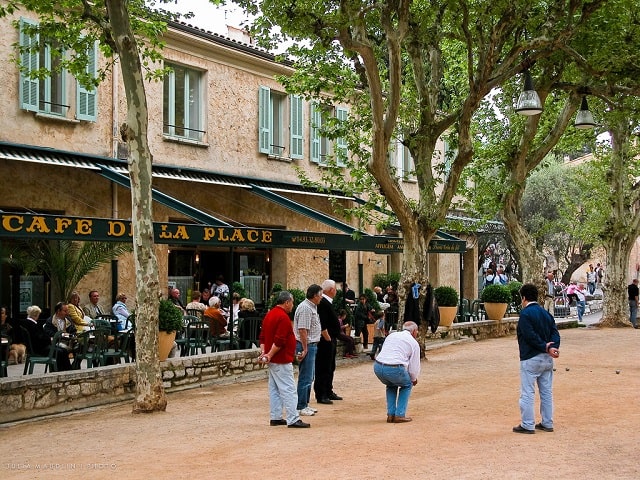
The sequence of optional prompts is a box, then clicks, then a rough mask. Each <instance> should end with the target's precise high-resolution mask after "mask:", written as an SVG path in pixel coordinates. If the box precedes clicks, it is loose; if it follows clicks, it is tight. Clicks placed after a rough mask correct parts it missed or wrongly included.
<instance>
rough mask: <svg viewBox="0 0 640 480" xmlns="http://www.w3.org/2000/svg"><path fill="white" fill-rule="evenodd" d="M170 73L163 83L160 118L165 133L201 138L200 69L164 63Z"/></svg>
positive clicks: (188, 137)
mask: <svg viewBox="0 0 640 480" xmlns="http://www.w3.org/2000/svg"><path fill="white" fill-rule="evenodd" d="M167 66H168V67H171V69H172V70H171V72H169V73H168V74H167V76H166V77H165V79H164V85H163V108H162V120H163V123H164V127H163V132H164V133H165V134H166V135H171V136H175V137H182V138H187V139H189V140H195V141H202V140H203V136H204V130H203V129H202V126H203V124H202V117H203V115H202V99H203V95H202V84H203V81H202V77H203V75H202V72H200V71H197V70H192V69H189V68H186V67H183V66H180V65H174V64H167Z"/></svg>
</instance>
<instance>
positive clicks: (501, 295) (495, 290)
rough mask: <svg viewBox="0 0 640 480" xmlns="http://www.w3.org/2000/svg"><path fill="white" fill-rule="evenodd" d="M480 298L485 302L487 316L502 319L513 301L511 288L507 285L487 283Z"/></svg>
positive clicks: (492, 318)
mask: <svg viewBox="0 0 640 480" xmlns="http://www.w3.org/2000/svg"><path fill="white" fill-rule="evenodd" d="M480 298H481V299H482V301H483V302H484V310H485V312H487V318H488V319H489V320H497V321H500V320H501V319H502V317H504V314H505V312H506V311H507V307H508V306H509V303H510V302H511V290H510V289H509V287H507V286H506V285H487V286H486V287H484V289H483V290H482V293H481V294H480Z"/></svg>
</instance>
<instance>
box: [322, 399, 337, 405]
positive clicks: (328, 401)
mask: <svg viewBox="0 0 640 480" xmlns="http://www.w3.org/2000/svg"><path fill="white" fill-rule="evenodd" d="M318 403H322V404H324V405H333V402H332V401H331V400H329V399H328V398H319V399H318Z"/></svg>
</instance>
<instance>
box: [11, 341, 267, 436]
mask: <svg viewBox="0 0 640 480" xmlns="http://www.w3.org/2000/svg"><path fill="white" fill-rule="evenodd" d="M266 374H267V373H266V368H265V366H264V365H262V364H260V363H259V362H258V352H257V350H233V351H229V352H216V353H210V354H205V355H194V356H190V357H182V358H172V359H169V360H167V361H165V362H163V363H162V381H163V386H164V388H165V390H166V391H167V392H174V391H178V390H183V389H186V388H196V387H200V386H203V385H210V384H215V383H219V384H226V383H234V382H239V381H250V380H255V379H258V378H266ZM135 381H136V374H135V365H134V364H120V365H112V366H108V367H101V368H89V369H83V370H73V371H70V372H53V373H45V374H34V375H24V376H22V377H18V378H16V377H9V378H2V379H0V424H1V423H7V422H15V421H19V420H24V419H27V418H35V417H40V416H47V415H53V414H58V413H64V412H70V411H73V410H78V409H82V408H88V407H97V406H101V405H106V404H110V403H117V402H122V401H130V400H132V399H133V398H134V394H135Z"/></svg>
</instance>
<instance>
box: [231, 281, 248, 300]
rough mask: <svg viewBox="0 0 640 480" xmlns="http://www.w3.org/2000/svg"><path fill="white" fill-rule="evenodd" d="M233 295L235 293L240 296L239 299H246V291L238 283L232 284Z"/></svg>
mask: <svg viewBox="0 0 640 480" xmlns="http://www.w3.org/2000/svg"><path fill="white" fill-rule="evenodd" d="M232 287H233V293H237V294H238V295H240V298H247V291H246V290H245V289H244V286H243V285H242V284H241V283H240V282H233V284H232Z"/></svg>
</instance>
